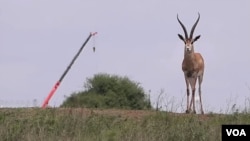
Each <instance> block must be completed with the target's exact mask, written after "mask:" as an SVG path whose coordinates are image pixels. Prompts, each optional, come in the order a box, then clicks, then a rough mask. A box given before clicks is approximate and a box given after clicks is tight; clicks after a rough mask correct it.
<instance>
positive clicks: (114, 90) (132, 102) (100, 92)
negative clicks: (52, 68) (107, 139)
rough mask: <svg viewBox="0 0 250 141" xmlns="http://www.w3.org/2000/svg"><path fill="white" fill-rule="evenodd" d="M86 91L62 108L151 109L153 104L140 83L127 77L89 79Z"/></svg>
mask: <svg viewBox="0 0 250 141" xmlns="http://www.w3.org/2000/svg"><path fill="white" fill-rule="evenodd" d="M84 88H85V89H86V90H85V91H81V92H77V93H73V94H72V95H71V96H70V97H69V98H67V99H66V100H65V101H64V103H63V104H62V105H61V107H87V108H119V109H150V108H151V104H150V100H149V98H148V97H147V96H146V94H145V92H144V90H143V88H142V87H140V86H139V83H137V82H134V81H132V80H130V79H129V78H127V77H120V76H117V75H109V74H97V75H95V76H94V77H93V78H88V79H87V81H86V83H85V84H84Z"/></svg>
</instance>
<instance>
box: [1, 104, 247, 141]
mask: <svg viewBox="0 0 250 141" xmlns="http://www.w3.org/2000/svg"><path fill="white" fill-rule="evenodd" d="M247 123H250V114H233V115H218V114H208V115H203V116H202V115H186V114H174V113H167V112H155V111H131V110H130V111H128V110H97V109H60V108H51V109H46V110H43V109H39V108H26V109H25V108H23V109H21V108H20V109H0V136H1V140H2V141H16V140H18V141H21V140H23V141H34V140H40V141H55V140H60V141H82V140H84V141H118V140H119V141H166V140H169V141H172V140H173V141H174V140H175V141H177V140H178V141H187V140H188V141H217V140H221V124H247Z"/></svg>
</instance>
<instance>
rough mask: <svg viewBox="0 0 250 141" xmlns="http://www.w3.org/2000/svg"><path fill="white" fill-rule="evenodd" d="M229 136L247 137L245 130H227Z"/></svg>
mask: <svg viewBox="0 0 250 141" xmlns="http://www.w3.org/2000/svg"><path fill="white" fill-rule="evenodd" d="M226 132H227V135H228V136H231V135H233V136H247V135H246V132H245V130H244V129H240V130H239V129H226Z"/></svg>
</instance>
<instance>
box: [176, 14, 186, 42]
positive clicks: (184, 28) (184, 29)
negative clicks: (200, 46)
mask: <svg viewBox="0 0 250 141" xmlns="http://www.w3.org/2000/svg"><path fill="white" fill-rule="evenodd" d="M177 20H178V22H179V23H180V25H181V27H182V29H183V31H184V34H185V39H187V38H188V34H187V30H186V27H185V26H184V25H183V24H182V22H181V21H180V19H179V17H178V14H177Z"/></svg>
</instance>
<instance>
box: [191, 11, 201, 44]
mask: <svg viewBox="0 0 250 141" xmlns="http://www.w3.org/2000/svg"><path fill="white" fill-rule="evenodd" d="M199 20H200V13H198V19H197V20H196V22H195V23H194V25H193V27H192V29H191V32H190V36H189V39H190V40H192V38H193V34H194V29H195V27H196V25H197V24H198V22H199Z"/></svg>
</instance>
